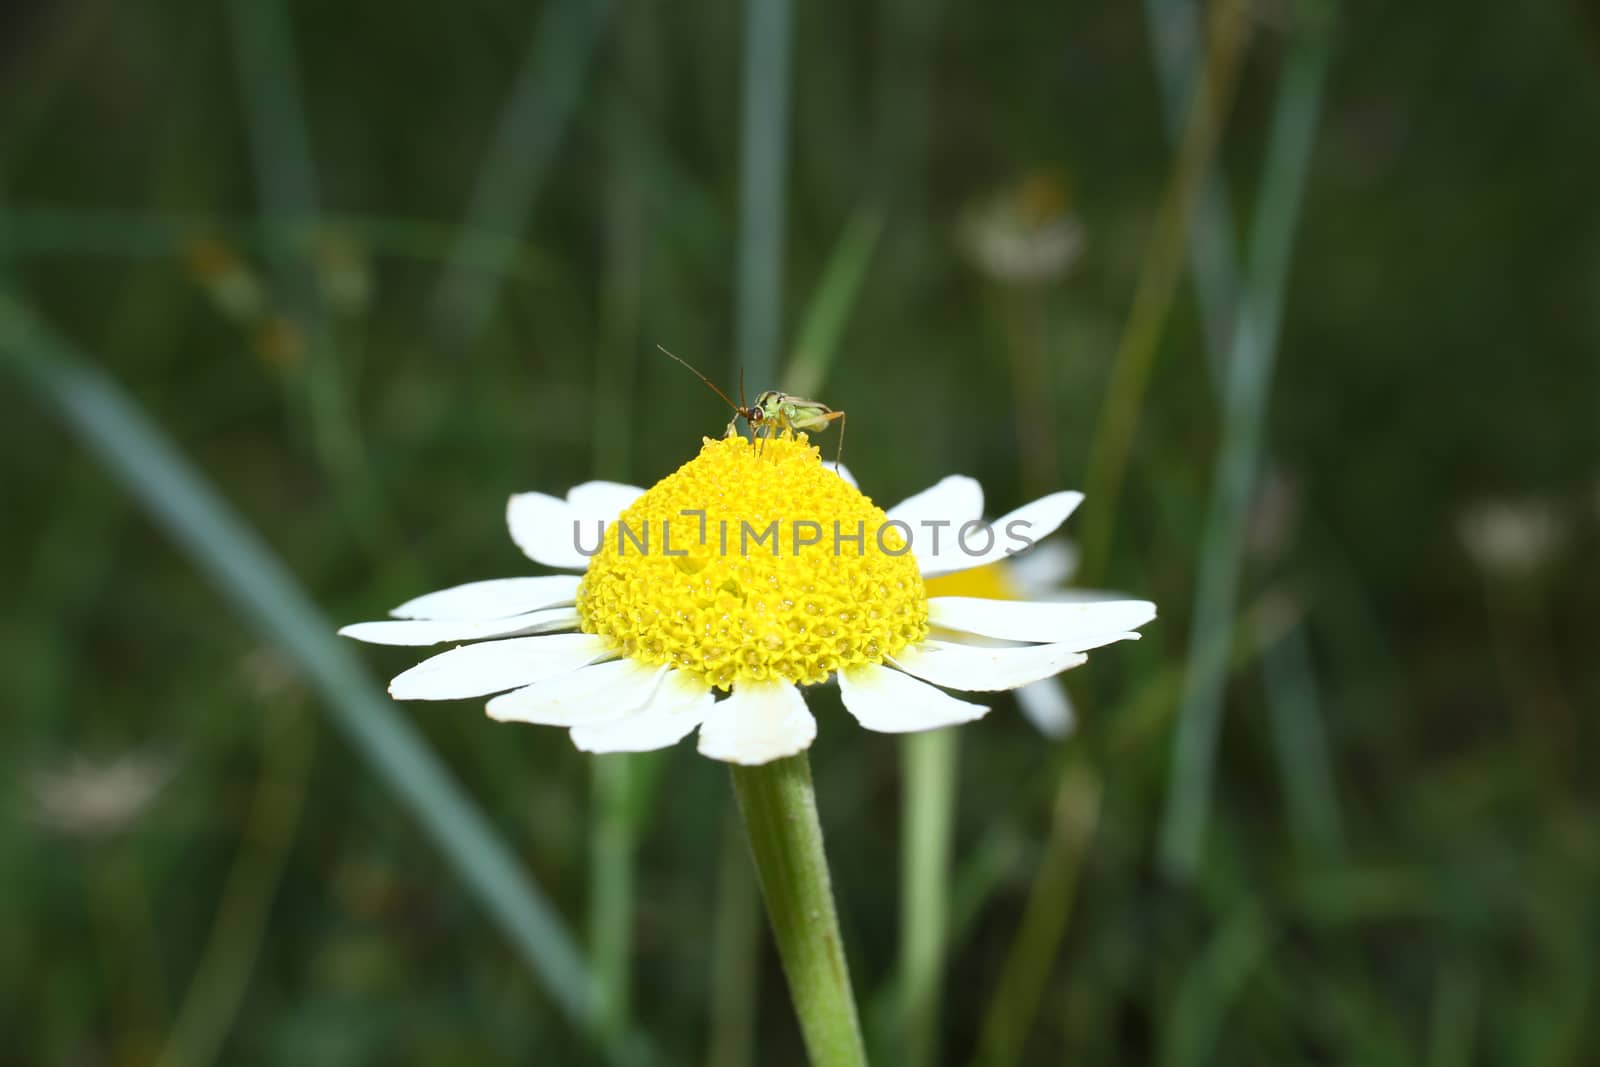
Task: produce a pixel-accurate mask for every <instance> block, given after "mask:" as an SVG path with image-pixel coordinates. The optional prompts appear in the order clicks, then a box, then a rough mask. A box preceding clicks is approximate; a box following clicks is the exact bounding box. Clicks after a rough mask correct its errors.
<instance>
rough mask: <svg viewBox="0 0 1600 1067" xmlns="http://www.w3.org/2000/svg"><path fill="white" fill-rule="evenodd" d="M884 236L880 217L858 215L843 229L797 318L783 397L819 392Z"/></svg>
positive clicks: (881, 217) (865, 211)
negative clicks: (787, 394)
mask: <svg viewBox="0 0 1600 1067" xmlns="http://www.w3.org/2000/svg"><path fill="white" fill-rule="evenodd" d="M882 236H883V216H882V215H880V214H879V213H878V212H876V211H867V210H863V211H859V212H857V213H856V214H855V216H854V217H852V218H851V219H850V221H849V222H848V223H847V224H846V225H845V228H844V232H843V233H841V234H840V235H839V241H838V243H837V244H835V245H834V246H833V253H832V254H831V255H829V256H828V263H827V266H825V267H823V269H822V280H821V281H819V282H818V283H817V291H816V292H815V293H813V294H812V296H811V302H810V303H809V304H807V305H806V310H805V312H804V313H803V314H802V315H801V317H800V329H799V332H798V334H797V335H796V337H795V342H794V350H793V353H792V354H791V357H790V360H789V366H788V368H787V369H786V370H785V371H784V374H783V388H784V391H785V392H789V393H794V394H796V395H797V396H816V395H817V394H818V393H820V392H822V386H823V383H824V382H826V381H827V378H828V371H829V370H830V369H831V368H832V366H833V360H834V357H835V356H836V355H838V353H839V341H840V339H841V338H842V337H843V336H844V328H845V323H847V322H848V321H849V320H850V312H851V311H853V310H854V309H855V306H856V301H857V300H858V299H859V298H860V296H861V290H862V288H863V286H864V285H865V284H866V280H867V267H868V265H869V264H871V262H872V254H873V253H874V252H875V251H877V248H878V239H879V238H880V237H882Z"/></svg>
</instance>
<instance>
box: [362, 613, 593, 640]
mask: <svg viewBox="0 0 1600 1067" xmlns="http://www.w3.org/2000/svg"><path fill="white" fill-rule="evenodd" d="M577 628H578V613H577V612H576V611H574V610H573V609H572V608H550V609H549V610H547V611H534V612H530V613H528V614H527V615H513V616H511V618H509V619H385V620H384V621H382V622H357V623H351V624H350V625H349V626H346V627H343V628H342V629H341V630H340V631H339V636H341V637H353V638H355V639H356V640H357V641H366V642H368V643H369V644H374V645H437V644H439V643H440V642H442V641H481V640H483V639H484V638H487V637H511V636H513V635H514V634H536V633H548V632H550V631H552V630H576V629H577Z"/></svg>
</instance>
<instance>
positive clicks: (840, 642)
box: [578, 434, 928, 689]
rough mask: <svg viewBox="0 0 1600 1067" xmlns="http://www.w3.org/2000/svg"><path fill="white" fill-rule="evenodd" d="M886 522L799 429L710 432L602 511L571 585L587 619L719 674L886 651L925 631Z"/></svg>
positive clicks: (721, 682) (699, 672) (716, 679)
mask: <svg viewBox="0 0 1600 1067" xmlns="http://www.w3.org/2000/svg"><path fill="white" fill-rule="evenodd" d="M685 512H694V514H685ZM699 512H704V513H705V515H704V518H703V519H702V517H701V516H700V515H699V514H698V513H699ZM886 522H887V519H886V516H885V515H884V513H883V511H882V509H880V508H878V507H875V506H874V505H873V503H872V501H871V500H869V499H867V498H866V497H865V496H862V495H861V493H860V492H859V491H858V490H856V489H855V488H853V487H851V486H850V485H849V484H848V483H847V482H845V481H844V480H843V479H841V478H839V477H838V476H837V475H835V474H834V472H833V471H831V470H829V469H827V468H825V467H824V466H823V465H822V463H821V461H820V459H819V458H818V450H817V449H815V448H812V447H811V446H810V444H809V442H808V440H807V438H806V436H805V435H804V434H801V435H799V436H798V438H794V437H789V436H784V437H779V438H774V439H771V440H766V441H763V442H759V443H756V444H752V443H751V442H749V441H747V440H745V439H744V438H742V437H729V438H723V439H721V440H715V441H713V440H710V439H706V441H705V443H704V445H703V446H702V447H701V449H700V454H699V455H698V456H696V457H695V458H694V459H692V460H690V461H689V462H688V463H685V464H684V465H683V466H682V467H680V468H678V470H676V471H675V472H673V473H672V474H670V475H668V476H667V477H666V478H663V479H662V480H661V481H660V482H657V483H656V484H655V486H653V487H652V488H651V489H650V490H649V491H647V492H646V493H645V494H644V495H643V496H641V497H640V498H639V499H638V500H637V501H635V502H634V504H633V506H632V507H630V508H629V509H628V510H627V511H626V512H624V513H623V514H622V516H621V518H620V519H619V521H618V522H617V523H614V524H608V525H607V527H606V529H605V534H604V538H603V540H602V542H601V544H600V549H599V551H598V552H597V553H596V554H595V556H594V558H593V559H591V560H590V563H589V572H588V574H587V575H585V577H584V579H583V584H582V585H581V586H580V587H579V589H578V614H579V617H580V619H581V622H582V627H583V630H584V632H585V633H592V634H599V635H600V636H602V637H605V638H608V639H609V640H610V641H611V642H612V643H613V645H614V647H615V648H616V650H617V652H618V653H620V654H621V655H623V656H627V657H629V658H631V659H635V660H638V661H640V662H643V663H651V664H670V665H671V666H673V667H676V668H677V669H679V670H682V671H686V672H688V673H690V674H692V675H694V676H696V677H699V678H701V679H703V680H704V681H705V682H706V683H707V684H709V685H714V686H717V687H719V688H722V689H727V688H728V687H729V686H731V685H732V684H733V683H734V682H736V681H768V680H773V679H780V678H781V679H787V680H788V681H791V682H795V683H799V684H809V683H814V682H821V681H824V680H825V679H827V678H828V677H829V676H830V675H831V674H833V673H834V672H835V671H838V670H840V669H842V668H846V667H853V666H859V665H862V664H867V663H882V662H883V661H884V659H885V658H887V657H889V656H892V655H894V654H895V653H897V652H899V651H900V650H901V649H903V648H905V647H906V646H907V645H909V644H913V643H915V642H917V641H920V640H922V639H923V638H924V637H925V636H927V633H928V598H927V594H926V592H925V591H924V589H923V584H922V575H921V572H920V571H919V570H918V568H917V563H916V560H915V559H914V558H913V556H912V555H911V553H910V552H909V551H906V543H905V540H904V538H903V537H902V536H901V532H900V531H899V530H898V529H896V528H895V527H892V526H890V527H885V523H886ZM835 524H837V526H836V525H835ZM858 533H860V534H861V535H862V536H861V537H860V540H859V542H858V541H857V539H856V536H857V534H858ZM702 534H703V535H704V536H703V538H702ZM594 537H595V533H594V531H593V530H587V531H585V532H584V534H583V539H584V547H585V548H586V549H587V548H589V547H591V546H592V545H593V543H594ZM813 539H815V543H810V544H808V543H806V542H807V541H812V540H813ZM669 551H670V552H671V554H670V555H669V554H668V552H669ZM680 553H681V554H680Z"/></svg>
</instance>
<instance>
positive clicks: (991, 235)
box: [960, 171, 1084, 284]
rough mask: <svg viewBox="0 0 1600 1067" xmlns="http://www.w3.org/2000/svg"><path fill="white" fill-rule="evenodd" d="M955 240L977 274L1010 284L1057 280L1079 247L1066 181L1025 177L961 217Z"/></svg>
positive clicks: (1069, 266) (1081, 240)
mask: <svg viewBox="0 0 1600 1067" xmlns="http://www.w3.org/2000/svg"><path fill="white" fill-rule="evenodd" d="M960 236H961V240H962V244H963V246H964V247H965V248H966V250H967V253H968V255H969V256H970V257H971V259H972V261H973V262H974V263H975V264H976V265H977V266H978V268H979V269H980V270H982V271H983V272H984V273H985V274H987V275H988V276H989V277H990V278H992V279H994V280H995V281H997V282H1003V283H1010V284H1034V283H1041V282H1049V281H1053V280H1055V279H1057V278H1060V277H1061V276H1063V275H1065V274H1066V273H1067V271H1069V270H1071V269H1072V265H1073V263H1075V262H1076V261H1077V259H1078V256H1079V255H1080V254H1081V253H1082V251H1083V246H1084V236H1083V227H1082V225H1081V224H1080V223H1079V222H1078V220H1077V218H1076V217H1075V216H1074V215H1073V214H1072V211H1071V207H1070V203H1069V197H1068V195H1067V185H1066V181H1065V179H1064V178H1063V177H1062V176H1061V175H1059V174H1056V173H1054V172H1051V171H1043V172H1040V173H1037V174H1033V175H1030V176H1029V177H1027V178H1025V179H1023V180H1022V181H1020V182H1017V183H1015V184H1014V185H1013V186H1011V187H1009V188H1006V189H1002V190H1000V191H999V192H998V193H995V194H993V195H991V196H989V197H988V198H986V199H985V200H984V201H982V202H981V203H980V204H978V205H977V206H976V207H975V208H973V209H971V210H970V211H969V212H968V213H967V214H966V217H965V218H964V220H963V223H962V227H961V233H960Z"/></svg>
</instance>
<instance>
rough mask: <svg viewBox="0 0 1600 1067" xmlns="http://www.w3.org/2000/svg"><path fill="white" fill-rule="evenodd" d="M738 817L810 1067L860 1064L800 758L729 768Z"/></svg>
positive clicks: (807, 768)
mask: <svg viewBox="0 0 1600 1067" xmlns="http://www.w3.org/2000/svg"><path fill="white" fill-rule="evenodd" d="M733 788H734V792H735V793H736V794H737V795H738V797H739V814H740V817H741V818H742V819H743V820H744V832H745V837H746V838H748V839H749V842H750V855H751V858H752V859H754V860H755V864H756V874H757V876H758V877H759V878H760V881H761V895H762V896H763V897H765V898H766V902H767V918H768V920H769V921H770V922H771V923H772V935H773V939H774V940H776V941H777V943H778V956H779V958H780V959H781V960H782V961H783V973H784V975H785V977H787V978H788V980H789V998H790V1000H792V1001H793V1002H794V1010H795V1014H796V1015H798V1016H799V1018H800V1031H801V1033H802V1034H803V1035H804V1037H805V1042H806V1051H807V1053H808V1054H809V1055H810V1058H811V1063H812V1064H813V1067H836V1065H842V1067H853V1065H862V1067H864V1065H865V1064H866V1062H867V1053H866V1047H865V1045H864V1044H863V1043H862V1040H861V1022H860V1020H859V1019H858V1018H857V1016H856V1002H855V996H854V995H853V994H852V993H851V990H850V968H849V965H848V964H847V963H846V962H845V958H844V939H843V938H841V937H840V935H839V916H838V914H837V913H836V912H835V911H834V907H833V888H832V885H831V882H830V880H829V878H828V860H827V857H826V856H825V855H824V854H823V851H822V825H821V823H820V822H819V821H818V820H817V797H816V792H815V790H813V789H812V786H811V764H810V763H809V762H808V761H807V759H806V755H805V753H803V752H802V753H800V754H799V755H798V756H790V757H788V758H787V759H781V760H776V761H774V762H772V763H767V764H763V765H762V766H760V767H734V768H733Z"/></svg>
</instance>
